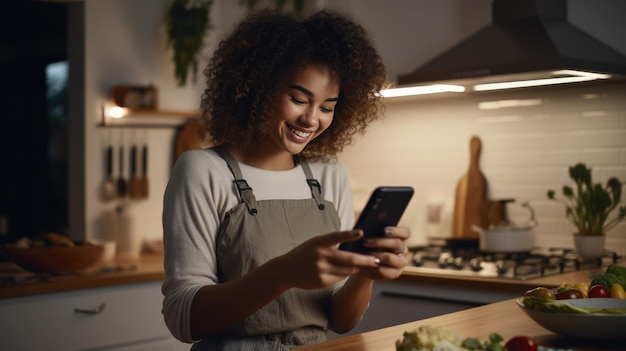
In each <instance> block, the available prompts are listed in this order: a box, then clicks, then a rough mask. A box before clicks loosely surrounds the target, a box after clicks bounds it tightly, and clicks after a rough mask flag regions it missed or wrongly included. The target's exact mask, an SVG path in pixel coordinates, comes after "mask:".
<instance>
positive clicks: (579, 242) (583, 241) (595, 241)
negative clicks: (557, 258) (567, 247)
mask: <svg viewBox="0 0 626 351" xmlns="http://www.w3.org/2000/svg"><path fill="white" fill-rule="evenodd" d="M605 241H606V235H604V234H600V235H581V234H574V247H576V251H578V254H579V255H580V256H582V257H586V258H595V257H600V256H602V252H604V243H605Z"/></svg>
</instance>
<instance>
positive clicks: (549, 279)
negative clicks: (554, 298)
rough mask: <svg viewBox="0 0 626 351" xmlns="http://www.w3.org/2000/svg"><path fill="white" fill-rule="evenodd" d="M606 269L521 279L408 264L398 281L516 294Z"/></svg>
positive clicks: (585, 279)
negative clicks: (436, 270)
mask: <svg viewBox="0 0 626 351" xmlns="http://www.w3.org/2000/svg"><path fill="white" fill-rule="evenodd" d="M618 265H625V263H624V262H620V263H618ZM605 270H606V267H598V268H592V269H584V270H580V271H574V272H567V273H562V274H555V275H548V276H545V277H539V278H532V279H526V280H521V279H510V278H491V277H478V276H470V275H468V276H459V275H456V274H454V271H446V270H442V271H441V273H423V272H419V271H418V270H416V269H414V267H411V266H407V267H406V268H405V269H404V272H403V274H402V276H401V277H400V278H398V281H399V282H406V283H415V284H429V283H432V284H437V285H438V286H442V287H447V286H449V287H454V288H455V289H458V288H459V283H460V282H462V283H463V284H462V286H463V288H475V287H480V288H481V289H489V288H493V289H497V290H498V291H502V292H511V293H515V294H516V295H521V294H522V293H524V292H525V291H526V290H528V289H532V288H535V287H537V286H545V287H548V288H552V287H558V286H560V285H561V283H563V282H573V283H575V282H589V281H591V278H592V277H593V276H594V275H596V274H597V273H601V272H604V271H605Z"/></svg>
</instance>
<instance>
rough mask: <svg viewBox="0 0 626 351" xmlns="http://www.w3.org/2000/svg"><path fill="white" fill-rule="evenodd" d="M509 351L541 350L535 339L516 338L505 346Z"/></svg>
mask: <svg viewBox="0 0 626 351" xmlns="http://www.w3.org/2000/svg"><path fill="white" fill-rule="evenodd" d="M504 347H505V348H506V349H507V350H508V351H537V349H538V348H539V347H538V346H537V343H536V342H535V340H534V339H532V338H529V337H527V336H514V337H512V338H511V339H509V341H507V342H506V344H504Z"/></svg>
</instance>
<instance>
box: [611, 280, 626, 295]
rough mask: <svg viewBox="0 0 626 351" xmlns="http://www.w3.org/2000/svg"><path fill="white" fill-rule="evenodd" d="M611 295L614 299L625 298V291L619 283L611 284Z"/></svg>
mask: <svg viewBox="0 0 626 351" xmlns="http://www.w3.org/2000/svg"><path fill="white" fill-rule="evenodd" d="M611 297H612V298H614V299H626V291H624V288H623V287H622V286H621V285H620V284H618V283H615V284H613V286H611Z"/></svg>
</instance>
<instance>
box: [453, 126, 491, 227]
mask: <svg viewBox="0 0 626 351" xmlns="http://www.w3.org/2000/svg"><path fill="white" fill-rule="evenodd" d="M480 150H481V141H480V138H478V137H476V136H474V137H472V139H471V140H470V163H469V168H468V170H467V173H465V175H464V176H463V177H462V178H461V179H460V180H459V182H458V184H457V187H456V194H455V199H454V215H453V217H452V237H453V238H465V239H470V238H472V239H473V238H478V233H476V232H474V231H473V230H472V226H473V225H477V226H480V227H483V228H486V227H487V226H488V223H486V222H487V218H486V217H485V215H484V214H485V208H484V207H485V205H486V202H487V196H486V195H487V180H486V179H485V176H484V174H483V173H482V172H481V171H480V168H479V165H478V161H479V156H480Z"/></svg>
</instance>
